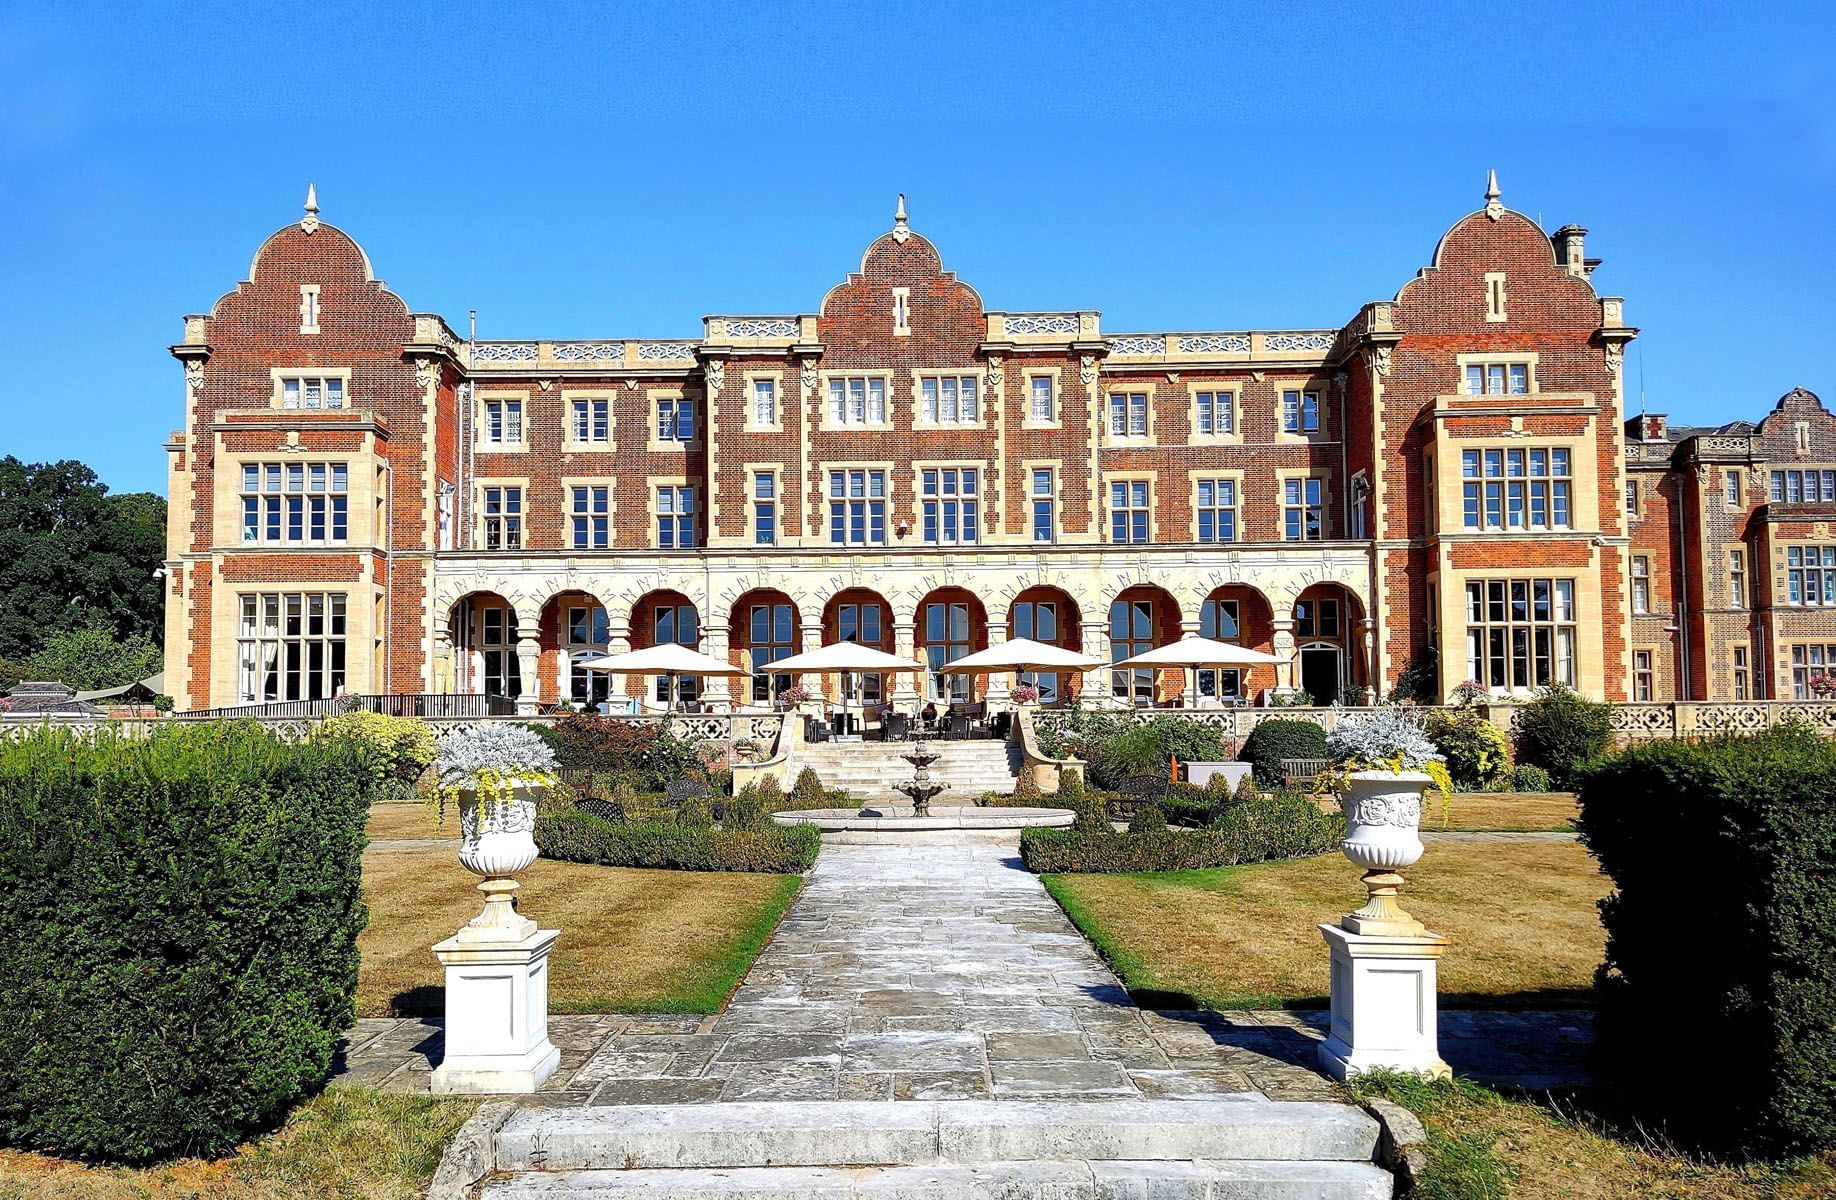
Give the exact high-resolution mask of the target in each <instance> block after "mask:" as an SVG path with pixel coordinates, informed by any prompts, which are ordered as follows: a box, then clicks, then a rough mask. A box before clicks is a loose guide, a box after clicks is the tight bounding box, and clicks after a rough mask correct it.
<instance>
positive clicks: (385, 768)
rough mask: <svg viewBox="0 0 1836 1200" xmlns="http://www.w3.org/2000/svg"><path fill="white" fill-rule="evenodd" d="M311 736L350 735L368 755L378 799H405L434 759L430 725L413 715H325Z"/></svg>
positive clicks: (433, 744) (345, 736)
mask: <svg viewBox="0 0 1836 1200" xmlns="http://www.w3.org/2000/svg"><path fill="white" fill-rule="evenodd" d="M312 736H313V737H314V738H350V739H352V740H353V741H355V742H357V743H358V744H359V745H361V746H362V747H363V748H364V751H365V752H366V753H367V754H368V755H369V758H370V762H371V769H372V770H373V771H374V777H375V781H376V798H377V799H379V800H405V799H408V798H410V797H412V796H413V795H414V794H415V790H416V784H417V783H418V782H419V781H420V778H421V776H422V774H424V773H425V772H426V770H427V767H428V764H430V763H432V762H433V760H434V752H435V750H436V749H437V746H436V744H435V742H434V731H433V726H431V725H429V724H428V723H427V722H425V721H422V720H419V719H417V718H415V717H390V716H384V715H383V714H382V713H373V712H353V713H344V714H342V715H340V716H335V717H327V718H325V720H324V721H321V722H320V723H319V725H318V727H317V728H315V729H314V730H313V731H312Z"/></svg>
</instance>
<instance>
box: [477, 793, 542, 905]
mask: <svg viewBox="0 0 1836 1200" xmlns="http://www.w3.org/2000/svg"><path fill="white" fill-rule="evenodd" d="M542 790H543V785H541V784H539V783H536V782H534V781H529V782H519V781H516V780H512V781H510V782H509V783H508V784H507V785H506V786H504V787H501V788H499V789H497V790H495V791H492V792H488V793H486V795H485V796H484V797H483V798H482V799H481V798H480V796H479V794H478V792H477V791H476V790H475V789H472V788H461V789H460V791H459V799H458V808H459V864H460V865H461V866H463V867H464V868H465V869H466V870H468V871H470V872H471V873H472V874H474V875H482V876H483V877H484V882H483V883H480V884H479V885H478V890H479V891H481V892H483V893H484V895H485V905H484V911H482V912H480V913H479V914H478V915H477V916H476V917H473V918H472V920H471V923H470V924H468V925H467V926H466V927H465V928H464V929H462V930H460V931H459V933H458V935H457V936H458V937H459V938H460V939H461V940H463V941H467V942H476V941H494V942H496V941H510V942H515V941H521V940H522V939H523V938H526V937H528V936H529V935H530V934H531V933H533V932H535V928H536V923H535V922H534V921H531V920H529V919H528V918H527V917H524V916H521V915H519V914H518V913H517V911H516V907H515V904H514V902H513V897H514V896H515V895H516V891H517V888H518V887H519V886H520V885H519V884H518V883H517V882H516V880H515V879H514V878H513V876H515V875H516V874H517V872H519V871H523V870H526V869H527V868H528V867H529V864H531V863H533V862H534V861H535V860H536V858H537V857H538V854H539V852H538V851H537V849H536V843H535V819H536V798H537V796H539V795H540V794H541V792H542Z"/></svg>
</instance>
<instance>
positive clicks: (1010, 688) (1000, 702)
mask: <svg viewBox="0 0 1836 1200" xmlns="http://www.w3.org/2000/svg"><path fill="white" fill-rule="evenodd" d="M1005 641H1007V617H1006V614H1005V613H1004V614H1002V617H1001V623H1000V624H999V625H997V624H995V623H994V622H993V621H990V622H989V623H988V646H989V648H990V649H993V648H994V647H996V646H999V645H1001V644H1002V643H1003V642H1005ZM983 699H985V700H986V701H987V702H988V711H989V712H991V713H992V712H995V711H997V710H999V709H1005V708H1007V707H1008V706H1010V705H1011V704H1012V703H1013V699H1014V673H1013V672H1012V671H990V672H989V673H988V692H987V694H986V695H985V696H984V697H983Z"/></svg>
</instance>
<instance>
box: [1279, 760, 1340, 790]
mask: <svg viewBox="0 0 1836 1200" xmlns="http://www.w3.org/2000/svg"><path fill="white" fill-rule="evenodd" d="M1328 762H1329V760H1328V759H1324V758H1284V759H1282V760H1281V779H1282V782H1283V783H1285V784H1286V785H1287V786H1289V787H1312V786H1313V781H1314V780H1315V779H1317V778H1319V774H1320V772H1321V771H1324V770H1325V769H1326V767H1327V764H1328Z"/></svg>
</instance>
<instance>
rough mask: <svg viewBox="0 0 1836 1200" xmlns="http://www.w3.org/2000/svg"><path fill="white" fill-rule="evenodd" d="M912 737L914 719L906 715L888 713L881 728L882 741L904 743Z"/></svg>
mask: <svg viewBox="0 0 1836 1200" xmlns="http://www.w3.org/2000/svg"><path fill="white" fill-rule="evenodd" d="M911 736H912V719H911V718H910V717H909V716H907V715H906V714H904V713H887V714H886V718H885V721H884V723H883V724H882V725H881V726H880V740H881V741H883V742H903V741H904V740H905V739H907V738H909V737H911Z"/></svg>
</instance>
